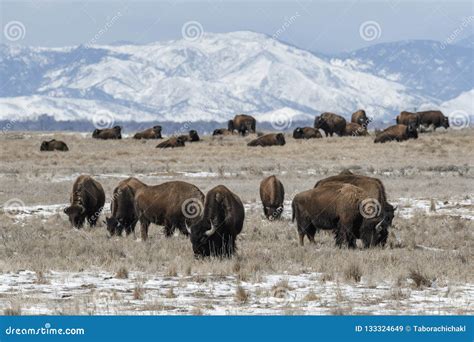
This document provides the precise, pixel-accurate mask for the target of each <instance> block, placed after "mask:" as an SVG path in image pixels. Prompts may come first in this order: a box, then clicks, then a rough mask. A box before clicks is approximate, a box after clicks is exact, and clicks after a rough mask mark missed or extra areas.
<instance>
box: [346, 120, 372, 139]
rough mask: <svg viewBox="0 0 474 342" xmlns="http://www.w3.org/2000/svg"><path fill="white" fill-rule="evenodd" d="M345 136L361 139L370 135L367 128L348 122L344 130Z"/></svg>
mask: <svg viewBox="0 0 474 342" xmlns="http://www.w3.org/2000/svg"><path fill="white" fill-rule="evenodd" d="M344 135H346V136H351V137H359V136H366V135H369V133H368V132H367V128H365V127H364V126H362V125H359V124H358V123H354V122H348V123H347V124H346V129H345V130H344Z"/></svg>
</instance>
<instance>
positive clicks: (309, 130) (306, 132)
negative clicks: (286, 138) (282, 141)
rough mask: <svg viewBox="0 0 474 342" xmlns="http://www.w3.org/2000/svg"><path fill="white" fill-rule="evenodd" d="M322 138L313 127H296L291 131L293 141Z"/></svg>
mask: <svg viewBox="0 0 474 342" xmlns="http://www.w3.org/2000/svg"><path fill="white" fill-rule="evenodd" d="M322 137H323V136H322V135H321V133H320V132H319V130H317V129H315V128H313V127H296V128H295V130H294V131H293V138H295V139H313V138H322Z"/></svg>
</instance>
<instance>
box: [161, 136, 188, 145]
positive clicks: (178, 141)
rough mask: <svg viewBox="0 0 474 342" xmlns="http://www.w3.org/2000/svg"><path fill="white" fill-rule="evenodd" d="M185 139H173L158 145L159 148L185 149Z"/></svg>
mask: <svg viewBox="0 0 474 342" xmlns="http://www.w3.org/2000/svg"><path fill="white" fill-rule="evenodd" d="M184 141H185V140H184V139H183V138H182V137H171V138H169V139H168V140H165V141H163V142H161V143H159V144H158V145H156V147H157V148H174V147H184V145H185V144H184Z"/></svg>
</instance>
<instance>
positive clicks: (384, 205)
mask: <svg viewBox="0 0 474 342" xmlns="http://www.w3.org/2000/svg"><path fill="white" fill-rule="evenodd" d="M334 182H337V183H346V184H352V185H355V186H358V187H359V188H361V189H363V190H365V191H366V192H367V194H368V195H369V197H370V199H371V200H368V201H367V202H366V205H367V207H366V208H365V209H366V210H375V211H376V212H380V213H382V215H383V217H384V221H383V223H382V225H381V227H380V228H381V229H380V232H379V234H378V235H377V236H372V237H370V236H367V237H366V238H365V241H364V243H368V245H366V247H369V246H370V245H382V246H385V243H386V242H387V238H388V229H389V228H390V226H391V225H392V221H393V217H394V216H395V210H396V208H394V207H393V206H392V205H391V204H390V203H388V201H387V194H386V192H385V187H384V185H383V183H382V182H381V181H380V179H378V178H373V177H367V176H363V175H358V174H354V173H352V172H350V171H349V170H345V171H343V172H341V173H340V174H338V175H336V176H331V177H328V178H325V179H321V180H320V181H318V182H317V183H316V185H315V186H314V187H315V188H317V187H319V186H322V185H325V184H327V183H334Z"/></svg>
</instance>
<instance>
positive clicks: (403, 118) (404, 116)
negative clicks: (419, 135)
mask: <svg viewBox="0 0 474 342" xmlns="http://www.w3.org/2000/svg"><path fill="white" fill-rule="evenodd" d="M395 121H396V122H397V124H398V125H405V126H408V125H409V124H412V125H414V126H415V128H416V129H418V127H419V126H420V117H419V116H418V114H417V113H411V112H406V111H403V112H401V113H400V115H398V116H397V118H396V119H395Z"/></svg>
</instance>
